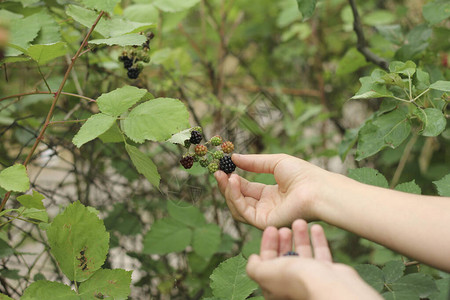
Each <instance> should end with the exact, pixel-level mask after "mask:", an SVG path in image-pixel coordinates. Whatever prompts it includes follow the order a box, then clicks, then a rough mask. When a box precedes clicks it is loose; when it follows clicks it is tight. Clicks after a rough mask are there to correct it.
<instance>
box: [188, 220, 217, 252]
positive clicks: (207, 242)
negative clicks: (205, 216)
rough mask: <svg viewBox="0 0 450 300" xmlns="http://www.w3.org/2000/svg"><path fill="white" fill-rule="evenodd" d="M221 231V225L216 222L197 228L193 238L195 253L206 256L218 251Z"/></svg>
mask: <svg viewBox="0 0 450 300" xmlns="http://www.w3.org/2000/svg"><path fill="white" fill-rule="evenodd" d="M220 231H221V230H220V227H219V226H217V225H216V224H206V225H205V226H203V227H197V228H195V230H194V235H193V238H192V247H193V248H194V251H195V253H197V254H198V255H200V256H203V257H205V258H207V257H211V256H212V255H213V254H214V253H216V252H217V250H218V249H219V246H220Z"/></svg>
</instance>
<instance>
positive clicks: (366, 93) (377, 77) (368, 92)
mask: <svg viewBox="0 0 450 300" xmlns="http://www.w3.org/2000/svg"><path fill="white" fill-rule="evenodd" d="M386 74H387V73H386V72H385V71H383V70H379V69H375V70H374V71H373V72H372V74H371V75H370V76H364V77H361V78H360V79H359V81H360V82H361V88H360V89H359V90H358V92H357V93H356V95H355V96H353V97H352V98H351V99H370V98H381V97H392V96H393V95H392V92H391V91H388V89H387V88H386V84H385V82H384V80H383V79H382V78H383V76H385V75H386Z"/></svg>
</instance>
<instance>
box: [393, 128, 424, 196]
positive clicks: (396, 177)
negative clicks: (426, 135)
mask: <svg viewBox="0 0 450 300" xmlns="http://www.w3.org/2000/svg"><path fill="white" fill-rule="evenodd" d="M417 138H418V135H417V134H416V133H413V136H412V138H411V139H410V140H409V142H408V144H406V147H405V150H404V151H403V154H402V157H401V158H400V162H399V163H398V166H397V169H396V170H395V173H394V176H393V177H392V181H391V186H390V188H391V189H392V188H394V187H395V186H396V185H397V183H398V180H399V179H400V176H401V175H402V173H403V170H404V169H405V166H406V162H407V161H408V159H409V156H410V155H411V151H412V149H413V147H414V144H415V143H416V141H417Z"/></svg>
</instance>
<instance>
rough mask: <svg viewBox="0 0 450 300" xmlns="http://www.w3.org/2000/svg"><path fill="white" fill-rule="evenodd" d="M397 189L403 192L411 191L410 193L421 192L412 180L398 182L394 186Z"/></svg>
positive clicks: (418, 193)
mask: <svg viewBox="0 0 450 300" xmlns="http://www.w3.org/2000/svg"><path fill="white" fill-rule="evenodd" d="M395 189H396V190H397V191H401V192H405V193H411V194H417V195H420V194H422V189H421V188H420V186H418V185H417V183H416V182H415V181H414V180H413V181H410V182H404V183H400V184H399V185H397V186H396V187H395Z"/></svg>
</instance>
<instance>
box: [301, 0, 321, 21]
mask: <svg viewBox="0 0 450 300" xmlns="http://www.w3.org/2000/svg"><path fill="white" fill-rule="evenodd" d="M316 3H317V0H297V4H298V9H299V10H300V12H301V13H302V16H303V20H306V19H308V18H309V17H311V16H312V15H313V13H314V9H315V8H316Z"/></svg>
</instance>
